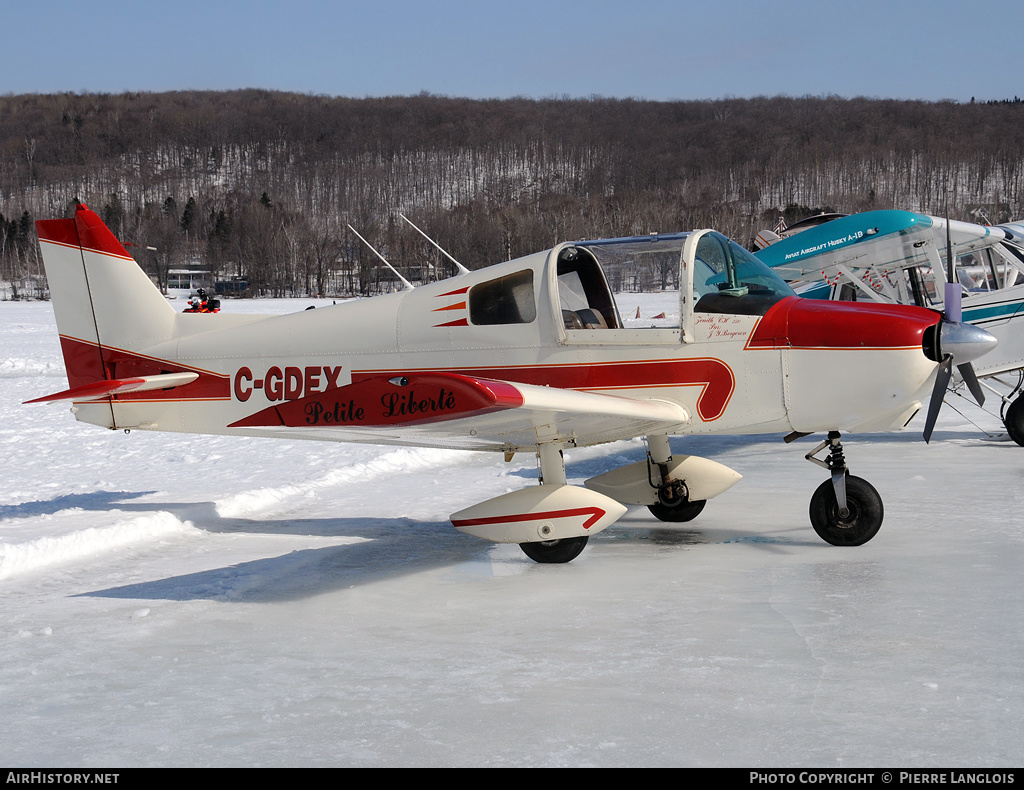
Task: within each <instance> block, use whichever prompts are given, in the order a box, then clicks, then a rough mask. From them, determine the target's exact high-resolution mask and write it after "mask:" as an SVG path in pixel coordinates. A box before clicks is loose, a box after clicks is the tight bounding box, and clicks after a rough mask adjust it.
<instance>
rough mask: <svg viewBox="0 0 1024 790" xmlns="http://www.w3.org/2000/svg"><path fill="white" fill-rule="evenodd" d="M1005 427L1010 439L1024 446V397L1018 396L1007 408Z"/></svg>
mask: <svg viewBox="0 0 1024 790" xmlns="http://www.w3.org/2000/svg"><path fill="white" fill-rule="evenodd" d="M1003 425H1005V426H1006V432H1007V433H1008V434H1010V438H1011V439H1013V440H1014V441H1015V442H1016V443H1017V444H1019V445H1021V446H1024V396H1018V397H1017V398H1015V399H1014V400H1013V401H1012V402H1011V403H1010V405H1009V406H1008V407H1007V408H1006V416H1004V417H1003Z"/></svg>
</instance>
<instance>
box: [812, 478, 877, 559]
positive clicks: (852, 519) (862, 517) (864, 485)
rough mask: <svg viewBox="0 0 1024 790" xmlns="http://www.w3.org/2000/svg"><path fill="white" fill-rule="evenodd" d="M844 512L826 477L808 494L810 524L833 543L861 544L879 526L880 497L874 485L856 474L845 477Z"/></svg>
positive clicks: (868, 538)
mask: <svg viewBox="0 0 1024 790" xmlns="http://www.w3.org/2000/svg"><path fill="white" fill-rule="evenodd" d="M846 508H847V510H848V511H849V512H848V513H847V514H846V515H840V513H839V503H838V501H837V500H836V490H835V487H834V486H833V485H832V481H831V480H826V481H825V482H824V483H822V484H821V485H820V486H818V488H817V490H816V491H815V492H814V494H813V495H812V496H811V507H810V515H811V526H813V527H814V531H815V532H817V533H818V537H820V538H821V539H822V540H823V541H825V542H826V543H831V544H832V545H833V546H861V545H863V544H865V543H867V542H868V541H869V540H871V539H872V538H873V537H874V536H875V535H876V534H878V530H879V528H880V527H881V526H882V515H883V514H882V498H881V497H880V496H879V495H878V492H877V491H876V490H875V487H874V486H873V485H871V483H869V482H868V481H867V480H864V479H862V478H860V477H853V476H851V475H847V476H846Z"/></svg>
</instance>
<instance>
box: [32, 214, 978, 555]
mask: <svg viewBox="0 0 1024 790" xmlns="http://www.w3.org/2000/svg"><path fill="white" fill-rule="evenodd" d="M36 227H37V230H38V234H39V241H40V246H41V249H42V254H43V261H44V265H45V267H46V273H47V278H48V281H49V285H50V292H51V296H52V300H53V306H54V310H55V312H56V318H57V327H58V331H59V333H60V342H61V347H62V351H63V355H64V362H65V366H66V368H67V375H68V383H69V386H70V389H68V390H66V391H64V392H60V393H56V394H54V395H49V396H46V397H43V398H38V399H36V400H35V401H30V402H40V401H54V400H71V401H72V402H73V406H72V412H73V413H74V414H75V416H76V418H77V419H79V420H82V421H84V422H90V423H93V424H95V425H100V426H103V427H106V428H111V429H140V430H156V431H180V432H185V433H200V434H234V435H240V436H272V437H285V438H304V439H321V440H333V441H347V442H367V443H373V444H401V445H417V446H423V447H444V448H463V449H470V450H492V451H498V452H503V453H505V456H506V458H507V459H510V458H511V456H512V455H513V454H515V453H519V452H527V453H535V454H536V455H537V457H538V459H539V467H540V485H539V486H535V487H531V488H527V489H523V490H519V491H514V492H512V493H507V494H503V495H501V496H497V497H495V498H493V499H489V500H487V501H486V502H482V503H480V504H477V505H474V506H472V507H469V508H466V509H465V510H461V511H459V512H458V513H455V514H454V515H452V517H451V519H452V522H453V524H454V525H455V527H456V528H457V529H459V530H461V531H463V532H466V533H469V534H472V535H476V536H478V537H481V538H486V539H488V540H491V541H496V542H504V543H510V542H511V543H519V544H521V546H522V548H523V550H524V552H525V553H526V554H527V555H528V556H530V557H531V558H533V559H534V560H536V561H538V562H568V561H569V560H571V559H573V558H574V557H576V556H577V555H578V554H579V553H580V551H582V549H583V547H584V545H585V544H586V542H587V539H588V537H589V536H590V535H591V534H594V533H596V532H598V531H600V530H602V529H604V528H605V527H607V526H608V525H610V524H612V523H613V522H615V521H616V519H618V518H619V517H620V516H621V515H622V514H623V513H624V512H625V510H626V508H625V505H630V504H632V505H647V506H649V508H650V509H651V511H652V512H653V513H654V515H655V516H657V517H658V518H660V519H662V520H665V521H687V520H689V519H691V518H693V517H694V516H696V515H697V514H698V513H699V512H700V511H701V509H702V508H703V507H704V504H705V502H706V500H708V499H711V498H712V497H715V496H718V495H719V494H721V493H723V492H724V491H726V490H727V489H728V488H730V487H731V486H732V485H733V484H735V483H736V482H737V481H738V480H739V479H740V475H739V474H737V473H736V472H734V471H733V470H731V469H729V468H727V467H725V466H723V465H721V464H719V463H716V462H714V461H710V460H708V459H704V458H698V457H696V456H685V455H673V453H672V451H671V449H670V446H669V436H670V435H677V434H696V433H719V434H750V433H788V434H789V436H787V439H790V438H796V437H798V436H804V435H807V434H811V433H819V432H825V433H826V434H827V438H826V440H825V441H823V442H822V443H821V444H820V445H819V446H818V448H816V449H815V450H814V451H812V452H811V453H809V454H808V455H807V458H808V459H809V460H812V461H814V462H816V463H818V464H820V465H821V466H824V467H825V468H826V469H828V470H829V472H830V479H829V480H826V481H825V482H824V483H822V485H821V486H819V488H818V490H817V491H816V492H815V493H814V495H813V496H812V498H811V505H810V517H811V523H812V525H813V527H814V529H815V531H816V532H817V533H818V534H819V535H820V536H821V537H822V538H823V539H824V540H826V541H827V542H829V543H832V544H836V545H859V544H862V543H864V542H866V541H868V540H870V539H871V538H872V537H873V536H874V535H875V533H876V532H877V531H878V529H879V527H880V526H881V523H882V502H881V499H880V497H879V496H878V493H877V492H876V491H875V489H874V487H872V486H871V485H870V484H869V483H867V482H866V481H864V480H862V479H861V478H858V477H852V476H850V475H849V473H848V470H847V466H846V461H845V458H844V452H843V446H842V442H841V434H840V432H841V431H868V430H890V429H893V430H895V429H899V428H901V427H903V426H904V425H906V423H907V422H908V421H909V420H910V418H911V417H912V416H913V415H914V414H915V413H916V412H917V411H918V410H919V409H920V408H921V398H923V397H926V395H927V391H928V390H927V388H928V385H929V381H930V380H931V379H933V378H934V377H935V372H936V369H937V367H938V363H940V362H942V363H944V364H945V365H947V366H948V365H949V364H951V363H955V364H957V365H965V364H968V363H969V362H970V360H971V359H973V358H975V357H976V356H978V355H980V354H981V353H984V352H985V351H986V350H988V349H989V348H991V346H992V345H993V344H994V339H993V338H992V337H991V336H990V335H988V334H987V333H986V332H985V331H984V330H982V329H978V328H977V327H973V326H970V325H963V324H958V323H954V322H950V321H946V320H945V319H943V317H942V315H941V314H939V313H937V312H935V311H933V310H928V309H923V308H917V307H909V306H901V305H875V304H871V305H867V304H853V305H851V304H844V303H839V302H827V301H818V300H810V299H801V298H799V297H797V296H795V295H794V293H793V291H792V289H791V288H790V287H789V286H788V285H786V284H785V282H784V281H783V280H782V279H781V278H780V277H778V275H776V274H775V273H774V272H772V271H771V270H770V269H769V268H768V267H766V266H765V265H764V264H762V263H761V262H760V261H758V260H757V259H756V258H754V257H753V256H752V255H751V254H750V253H748V252H747V251H745V250H743V249H742V248H741V247H739V246H738V245H736V244H734V243H732V242H730V241H728V240H727V239H726V238H725V237H723V236H721V235H720V234H718V233H715V232H714V231H708V230H703V231H695V232H692V233H680V234H674V235H651V236H643V237H634V238H625V239H608V240H599V241H583V242H568V243H563V244H559V245H558V246H556V247H554V248H553V249H551V250H547V251H544V252H539V253H536V254H533V255H529V256H526V257H524V258H520V259H518V260H514V261H508V262H505V263H500V264H496V265H493V266H489V267H487V268H484V269H479V270H477V271H473V272H465V270H462V273H461V274H459V275H458V276H457V277H454V278H452V279H449V280H445V281H441V282H435V283H431V284H429V285H423V286H420V287H416V288H412V287H407V288H406V289H405V290H402V291H400V292H397V293H393V294H388V295H384V296H378V297H374V298H372V299H364V300H358V301H352V302H347V303H343V304H340V305H336V306H334V307H328V308H321V309H316V310H303V311H300V312H296V313H293V314H288V315H281V316H265V315H233V314H230V313H224V312H222V313H219V314H216V315H200V314H183V313H179V312H177V311H175V310H174V309H173V308H172V307H171V305H170V304H169V303H168V302H167V300H166V299H165V298H164V297H163V296H162V295H161V294H160V292H159V291H158V290H157V288H156V287H155V286H154V285H153V283H152V282H151V281H150V279H149V278H148V277H147V276H146V274H145V273H144V272H143V271H142V269H141V268H139V266H138V265H137V264H136V263H135V261H134V260H133V259H132V257H131V256H130V255H129V254H128V253H127V252H126V251H125V249H124V247H122V245H121V244H120V243H119V242H118V240H117V239H116V238H115V237H114V235H113V234H112V233H111V232H110V230H109V229H108V228H107V227H106V226H105V225H104V224H103V222H102V221H101V220H100V218H99V217H98V216H97V215H96V214H95V213H94V212H92V211H90V210H89V209H88V208H87V207H86V206H84V205H80V206H78V208H77V210H76V212H75V216H74V218H72V219H55V220H43V221H40V222H37V223H36ZM665 262H668V263H669V264H671V265H672V266H678V267H679V281H680V283H681V288H680V294H681V296H680V326H679V327H676V328H669V329H666V328H650V329H637V328H626V327H624V326H623V322H622V320H621V318H620V316H619V313H618V310H617V308H616V305H615V301H614V298H613V296H612V289H611V288H610V287H609V277H610V276H617V274H618V273H619V272H622V271H625V270H627V269H629V268H631V267H632V268H635V267H637V266H641V265H647V264H652V263H657V264H658V265H663V264H664V263H665ZM407 285H408V283H407ZM637 436H643V437H645V439H646V442H647V448H648V458H647V460H645V461H640V462H638V463H635V464H631V465H628V466H625V467H622V468H619V469H616V470H613V471H611V472H607V473H605V474H602V475H599V476H597V477H595V478H592V479H590V480H587V481H586V483H585V486H586V487H580V486H573V485H567V482H566V474H565V464H564V460H563V457H562V450H563V449H564V448H566V447H580V446H586V445H595V444H600V443H603V442H611V441H616V440H620V439H625V438H632V437H637ZM826 448H827V457H826V458H824V459H819V458H817V457H815V456H816V455H817V454H818V453H820V452H821V451H822V450H825V449H826Z"/></svg>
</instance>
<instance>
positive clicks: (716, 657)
mask: <svg viewBox="0 0 1024 790" xmlns="http://www.w3.org/2000/svg"><path fill="white" fill-rule="evenodd" d="M660 299H661V301H659V298H658V297H652V296H645V297H641V296H636V295H624V296H622V297H620V308H621V310H622V313H623V315H624V316H626V317H629V318H631V319H632V320H633V321H640V322H646V321H650V322H659V321H661V320H662V319H655V318H653V316H655V315H657V314H658V313H659V312H660V310H661V309H662V308H661V307H659V305H661V304H664V305H667V306H668V309H669V310H671V306H672V303H671V299H667V300H666V299H665V298H664V297H660ZM310 303H312V302H311V300H292V301H288V302H285V301H271V300H266V301H261V302H259V303H257V304H256V305H251V304H245V303H238V302H226V303H225V309H226V310H231V311H236V312H242V311H243V310H252V309H257V310H259V311H271V312H285V311H292V310H301V309H303V308H304V307H306V306H307V305H308V304H310ZM634 307H635V309H636V310H639V311H640V318H639V319H638V318H636V315H635V311H634ZM670 319H671V316H669V317H668V318H667V319H665V320H670ZM65 387H66V379H65V378H64V372H63V364H62V361H61V358H60V353H59V348H58V343H57V334H56V328H55V325H54V322H53V315H52V310H51V308H50V306H49V305H48V304H43V303H6V302H5V303H0V416H2V420H0V450H2V453H3V457H4V465H3V469H4V471H3V476H2V483H3V485H2V487H0V640H2V644H3V649H2V652H0V706H2V710H3V715H4V726H3V734H2V735H0V744H2V746H0V762H3V763H5V764H7V765H12V766H13V765H17V766H35V767H45V766H55V767H56V766H59V767H72V766H83V767H84V766H120V767H132V766H318V765H324V766H739V767H768V766H771V767H805V766H806V767H823V768H840V767H876V766H878V767H880V766H889V767H892V766H899V767H929V766H944V767H961V766H962V767H985V766H995V767H999V766H1002V767H1006V766H1019V765H1021V764H1022V756H1024V745H1022V744H1024V629H1022V615H1021V608H1022V604H1024V573H1022V571H1024V523H1022V519H1021V516H1020V514H1019V513H1018V512H1017V511H1018V508H1021V507H1022V505H1024V485H1022V483H1024V471H1022V470H1024V448H1022V447H1018V446H1017V445H1016V444H1013V443H1012V442H1009V441H1006V440H1003V441H999V440H993V439H991V438H988V437H986V435H985V433H983V432H982V431H980V430H978V428H976V427H975V426H974V425H972V424H971V421H974V422H977V423H978V424H979V425H981V427H982V428H987V429H989V430H991V431H998V430H999V427H1000V426H999V423H998V420H996V419H995V418H994V417H992V416H991V415H988V414H985V413H983V412H981V411H980V410H978V409H977V408H974V407H971V406H969V405H966V404H964V405H963V406H962V407H961V406H958V408H962V411H963V416H961V415H959V414H957V413H956V412H954V411H953V410H952V409H948V408H947V409H945V410H944V412H943V414H942V416H941V417H940V421H939V425H938V428H937V430H936V433H935V437H934V438H933V441H932V443H931V445H925V444H924V442H923V441H922V440H921V438H920V431H921V426H922V418H921V417H920V416H919V417H917V418H916V419H915V421H914V422H913V423H912V425H911V427H910V429H908V430H907V431H906V432H904V433H900V434H887V435H883V434H876V435H865V436H848V437H846V441H845V445H846V450H847V459H848V462H849V464H850V466H851V469H852V471H853V473H854V474H857V475H859V476H861V477H864V478H866V479H868V480H870V481H871V482H872V483H873V484H874V485H875V487H876V488H877V489H878V490H879V492H880V493H881V495H882V497H883V499H884V501H885V523H884V524H883V526H882V529H881V531H880V532H879V534H878V536H877V537H876V538H875V539H874V540H873V541H871V542H870V543H868V544H867V545H865V546H862V547H858V548H836V547H832V546H829V545H827V544H825V543H823V542H822V541H821V540H820V539H818V537H817V536H816V535H815V534H814V532H813V530H812V529H811V526H810V523H809V521H808V516H807V506H808V500H809V498H810V495H811V493H812V492H813V490H814V489H815V487H816V486H817V485H818V484H819V483H821V482H822V481H823V480H824V479H825V472H824V470H822V469H820V468H819V467H816V466H814V465H812V464H810V463H808V462H806V461H805V460H804V458H803V455H804V454H805V453H806V452H808V451H809V450H810V449H812V448H813V447H814V445H815V444H816V443H817V442H818V441H819V440H820V439H821V438H822V437H807V438H806V439H803V440H801V441H798V442H796V443H794V444H792V445H786V444H784V443H783V442H782V439H781V436H767V437H724V438H723V437H698V438H687V437H680V438H677V439H674V440H673V447H674V448H676V450H677V452H685V453H689V454H696V455H703V456H706V457H709V458H712V459H714V460H716V461H720V462H722V463H724V464H726V465H728V466H731V467H733V468H734V469H736V470H737V471H738V472H740V473H741V474H743V475H744V479H743V480H742V481H741V482H740V483H739V484H738V485H737V486H736V487H735V488H733V489H732V490H730V491H729V492H728V493H726V494H725V495H723V496H722V497H720V498H718V499H715V500H713V501H712V502H710V503H709V504H708V507H707V508H706V509H705V510H704V512H703V513H702V514H701V516H700V517H699V518H698V519H697V520H695V521H693V522H691V523H689V524H686V525H682V526H679V527H667V526H665V525H663V524H661V523H660V522H657V521H656V520H655V519H653V517H651V516H650V515H649V514H648V513H647V511H646V509H644V508H636V509H632V510H630V512H629V513H628V514H627V516H626V517H625V518H623V519H622V520H621V521H620V522H618V523H617V524H616V525H614V526H612V527H611V528H609V529H608V530H606V531H605V532H602V533H600V534H598V535H596V536H594V537H593V538H592V539H591V541H590V544H589V546H588V547H587V549H586V550H585V551H584V553H583V554H582V555H581V556H580V557H579V558H578V559H577V560H575V561H574V562H572V563H570V564H568V565H549V566H544V565H537V564H535V563H533V562H532V561H530V560H528V559H527V558H526V557H525V556H524V555H523V554H522V552H521V551H520V550H519V549H518V547H516V546H495V545H492V544H489V543H486V542H483V541H480V540H478V539H476V538H472V537H468V536H464V535H461V534H458V533H457V532H456V531H455V530H454V529H453V528H452V526H451V524H450V523H449V522H448V515H449V514H450V513H453V512H455V511H456V510H458V509H460V508H463V507H466V506H467V505H470V504H472V503H475V502H478V501H481V500H483V499H486V498H488V497H491V496H495V495H496V494H498V493H502V492H504V491H507V490H513V489H516V488H520V487H523V486H525V485H532V484H533V483H534V482H535V481H536V468H535V465H534V463H533V460H532V459H530V458H521V457H520V456H516V458H515V459H514V461H513V462H512V463H510V464H506V463H504V461H503V459H502V458H501V456H499V455H493V456H492V455H489V454H480V453H459V452H449V451H435V450H414V449H396V448H380V447H372V446H361V445H336V444H331V443H315V442H292V441H272V440H259V439H245V438H226V437H189V436H181V435H172V434H147V433H145V432H140V431H133V432H132V433H131V434H130V435H126V434H124V433H121V432H116V433H115V432H108V431H103V430H101V429H99V428H95V427H93V426H88V425H83V424H80V423H77V422H75V420H74V418H73V417H72V416H71V415H70V414H69V413H68V409H67V406H66V404H65V405H45V404H44V405H36V406H23V405H21V403H22V401H25V400H28V399H30V398H33V397H38V396H40V395H44V394H47V393H51V392H55V391H57V390H60V389H63V388H65ZM643 453H644V448H643V444H642V443H641V442H640V441H639V440H637V441H632V442H620V443H616V444H612V445H606V446H603V447H596V448H588V449H581V450H575V451H572V452H567V453H566V456H567V473H568V476H569V482H570V483H572V482H576V483H579V482H581V481H582V480H583V479H584V478H587V477H591V476H593V475H595V474H598V473H600V472H602V471H605V470H608V469H612V468H614V467H615V466H618V465H621V464H623V463H627V462H632V461H636V460H640V459H642V458H643Z"/></svg>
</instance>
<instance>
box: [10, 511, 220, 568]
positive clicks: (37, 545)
mask: <svg viewBox="0 0 1024 790" xmlns="http://www.w3.org/2000/svg"><path fill="white" fill-rule="evenodd" d="M200 534H202V531H201V530H199V529H196V528H195V527H194V526H192V523H191V522H189V521H181V520H180V519H178V518H176V517H175V516H173V515H172V514H170V513H168V512H166V511H163V510H161V511H159V512H157V513H153V514H151V515H146V516H139V517H137V518H131V519H127V520H125V521H119V522H117V523H116V524H112V525H111V526H109V527H89V528H87V529H82V530H78V531H76V532H71V533H68V534H67V535H60V536H58V537H42V538H36V539H35V540H30V541H26V542H24V543H0V579H7V578H10V577H12V576H18V575H21V574H23V573H27V572H29V571H34V570H38V569H39V568H45V567H48V566H50V565H58V564H63V563H68V562H74V561H77V560H82V559H85V558H88V557H91V556H94V555H98V554H103V553H106V552H108V551H112V550H114V549H119V548H123V547H124V546H129V545H132V544H136V543H145V542H148V541H153V540H156V539H159V538H166V537H170V536H174V535H200Z"/></svg>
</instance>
